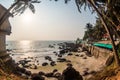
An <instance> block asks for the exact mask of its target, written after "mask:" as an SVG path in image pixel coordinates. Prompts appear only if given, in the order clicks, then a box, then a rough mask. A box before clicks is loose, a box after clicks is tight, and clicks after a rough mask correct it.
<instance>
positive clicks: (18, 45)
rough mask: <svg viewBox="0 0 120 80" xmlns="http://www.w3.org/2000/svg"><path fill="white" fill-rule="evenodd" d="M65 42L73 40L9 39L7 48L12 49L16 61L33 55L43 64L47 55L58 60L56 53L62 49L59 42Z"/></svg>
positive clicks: (33, 57) (12, 55) (11, 54)
mask: <svg viewBox="0 0 120 80" xmlns="http://www.w3.org/2000/svg"><path fill="white" fill-rule="evenodd" d="M63 42H73V41H29V40H23V41H7V42H6V49H9V50H11V51H10V56H11V57H12V58H13V60H15V62H19V61H20V60H23V59H25V58H30V57H32V59H33V62H34V61H36V59H37V61H39V64H42V63H43V62H46V60H45V58H44V57H45V56H50V57H51V58H52V59H53V60H54V61H56V59H57V58H58V57H57V56H56V54H59V50H60V49H59V45H58V44H59V43H63ZM34 63H35V62H34Z"/></svg>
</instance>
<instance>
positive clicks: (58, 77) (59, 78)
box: [53, 72, 62, 80]
mask: <svg viewBox="0 0 120 80" xmlns="http://www.w3.org/2000/svg"><path fill="white" fill-rule="evenodd" d="M53 77H55V78H57V79H58V80H62V75H61V73H59V72H58V73H55V74H54V75H53Z"/></svg>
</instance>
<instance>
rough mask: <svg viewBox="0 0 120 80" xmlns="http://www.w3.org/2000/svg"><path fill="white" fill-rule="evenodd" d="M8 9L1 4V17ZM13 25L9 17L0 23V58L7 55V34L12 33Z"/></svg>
mask: <svg viewBox="0 0 120 80" xmlns="http://www.w3.org/2000/svg"><path fill="white" fill-rule="evenodd" d="M6 11H7V9H6V8H5V7H3V6H2V5H1V4H0V19H1V17H2V16H3V14H5V12H6ZM10 33H11V25H10V22H9V20H8V18H7V19H6V20H5V21H4V22H3V24H2V25H0V58H2V57H5V56H7V53H6V35H10Z"/></svg>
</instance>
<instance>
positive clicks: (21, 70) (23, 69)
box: [16, 67, 26, 73]
mask: <svg viewBox="0 0 120 80" xmlns="http://www.w3.org/2000/svg"><path fill="white" fill-rule="evenodd" d="M16 70H17V71H19V72H21V73H25V72H26V69H25V68H20V67H16Z"/></svg>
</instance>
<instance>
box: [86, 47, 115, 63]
mask: <svg viewBox="0 0 120 80" xmlns="http://www.w3.org/2000/svg"><path fill="white" fill-rule="evenodd" d="M88 51H89V52H90V53H91V55H92V56H94V57H95V58H97V59H99V60H102V61H104V63H105V64H106V62H107V61H108V59H109V57H110V56H113V52H112V51H111V50H109V49H104V48H100V47H96V46H90V47H88Z"/></svg>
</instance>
